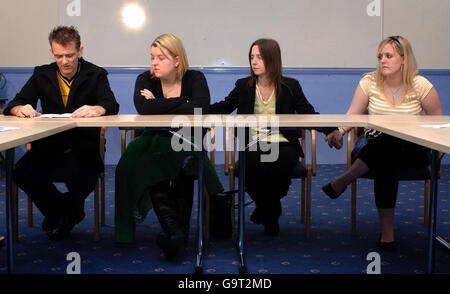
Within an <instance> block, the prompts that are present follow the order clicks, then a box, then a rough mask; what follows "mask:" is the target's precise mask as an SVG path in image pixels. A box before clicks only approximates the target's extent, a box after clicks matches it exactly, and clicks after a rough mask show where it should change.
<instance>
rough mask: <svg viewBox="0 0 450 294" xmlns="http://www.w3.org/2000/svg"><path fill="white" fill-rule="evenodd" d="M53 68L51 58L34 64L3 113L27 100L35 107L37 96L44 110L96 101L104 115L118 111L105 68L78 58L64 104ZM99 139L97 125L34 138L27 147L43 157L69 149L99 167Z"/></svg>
mask: <svg viewBox="0 0 450 294" xmlns="http://www.w3.org/2000/svg"><path fill="white" fill-rule="evenodd" d="M57 70H58V66H57V65H56V63H55V62H54V63H51V64H47V65H42V66H37V67H36V68H35V69H34V72H33V75H32V76H31V77H30V79H29V80H28V81H27V83H26V84H25V86H24V87H23V88H22V90H21V91H20V92H19V93H18V94H17V95H16V96H15V98H14V99H13V100H12V101H11V102H10V103H9V104H8V106H7V107H6V109H5V111H4V114H5V115H11V112H10V111H11V108H13V107H14V106H17V105H25V104H31V106H33V108H34V109H36V107H37V102H38V100H40V102H41V107H42V113H44V114H45V113H59V114H60V113H66V112H73V111H75V110H76V109H77V108H79V107H81V106H83V105H100V106H102V107H103V108H105V110H106V114H105V115H111V114H117V113H118V112H119V104H118V103H117V101H116V99H115V97H114V94H113V92H112V91H111V88H110V86H109V82H108V79H107V74H108V73H107V72H106V70H104V69H103V68H101V67H98V66H96V65H94V64H92V63H90V62H87V61H85V60H84V59H83V58H80V71H79V72H78V73H77V75H76V77H75V79H74V81H73V84H72V87H71V89H70V93H69V97H68V100H67V106H64V104H63V101H62V96H61V91H60V88H59V84H58V80H57V77H56V71H57ZM99 142H100V129H99V128H75V129H71V130H68V131H65V132H62V133H59V134H56V135H53V136H50V137H47V138H44V139H40V140H37V141H34V142H33V143H32V148H31V151H32V152H33V153H34V154H37V155H38V156H41V157H44V158H45V157H46V155H48V156H51V155H52V154H58V153H61V152H64V151H66V150H67V149H70V150H71V151H72V152H74V153H75V154H76V155H77V156H79V158H80V160H82V161H85V162H86V163H88V164H90V165H94V166H96V167H99V168H101V166H102V164H101V159H100V152H99Z"/></svg>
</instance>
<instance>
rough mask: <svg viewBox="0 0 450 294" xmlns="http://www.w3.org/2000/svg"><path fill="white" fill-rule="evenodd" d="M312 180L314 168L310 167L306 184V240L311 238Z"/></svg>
mask: <svg viewBox="0 0 450 294" xmlns="http://www.w3.org/2000/svg"><path fill="white" fill-rule="evenodd" d="M311 178H312V168H311V167H310V166H309V167H308V174H307V184H306V238H309V237H310V236H311Z"/></svg>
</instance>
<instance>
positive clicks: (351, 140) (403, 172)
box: [347, 128, 440, 236]
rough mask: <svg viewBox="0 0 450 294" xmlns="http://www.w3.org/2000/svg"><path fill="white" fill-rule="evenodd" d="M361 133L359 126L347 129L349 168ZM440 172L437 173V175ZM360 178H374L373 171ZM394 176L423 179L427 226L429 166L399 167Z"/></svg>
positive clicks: (353, 227)
mask: <svg viewBox="0 0 450 294" xmlns="http://www.w3.org/2000/svg"><path fill="white" fill-rule="evenodd" d="M361 133H362V129H361V128H352V129H350V130H348V131H347V168H350V166H351V164H352V156H351V153H352V150H353V148H354V147H355V145H356V141H357V140H358V136H359V134H361ZM439 176H440V172H439V173H438V177H439ZM361 178H365V179H374V178H375V172H373V171H371V172H369V173H367V174H365V175H364V176H362V177H361ZM394 178H395V179H397V180H399V181H421V180H423V181H424V185H425V186H424V226H428V222H429V213H428V212H429V210H428V207H429V201H430V179H431V171H430V169H429V167H424V168H412V167H407V168H404V167H399V168H397V169H396V170H395V172H394ZM356 190H357V189H356V180H355V181H354V182H353V183H352V189H351V232H352V235H353V236H355V235H356Z"/></svg>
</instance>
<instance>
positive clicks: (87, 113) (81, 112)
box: [72, 105, 106, 117]
mask: <svg viewBox="0 0 450 294" xmlns="http://www.w3.org/2000/svg"><path fill="white" fill-rule="evenodd" d="M105 113H106V110H105V109H104V108H103V107H102V106H99V105H94V106H90V105H83V106H81V107H80V108H78V109H77V110H75V111H74V112H73V113H72V117H97V116H102V115H104V114H105Z"/></svg>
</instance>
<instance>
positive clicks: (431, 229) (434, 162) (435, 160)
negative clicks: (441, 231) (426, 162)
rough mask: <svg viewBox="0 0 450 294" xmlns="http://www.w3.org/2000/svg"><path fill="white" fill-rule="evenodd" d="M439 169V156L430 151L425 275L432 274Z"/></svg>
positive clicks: (434, 151)
mask: <svg viewBox="0 0 450 294" xmlns="http://www.w3.org/2000/svg"><path fill="white" fill-rule="evenodd" d="M438 169H439V155H438V152H437V151H436V150H432V151H431V188H430V206H429V218H430V221H429V224H428V264H427V273H429V274H431V273H434V263H435V248H434V244H435V242H434V240H435V239H436V208H437V171H438Z"/></svg>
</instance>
